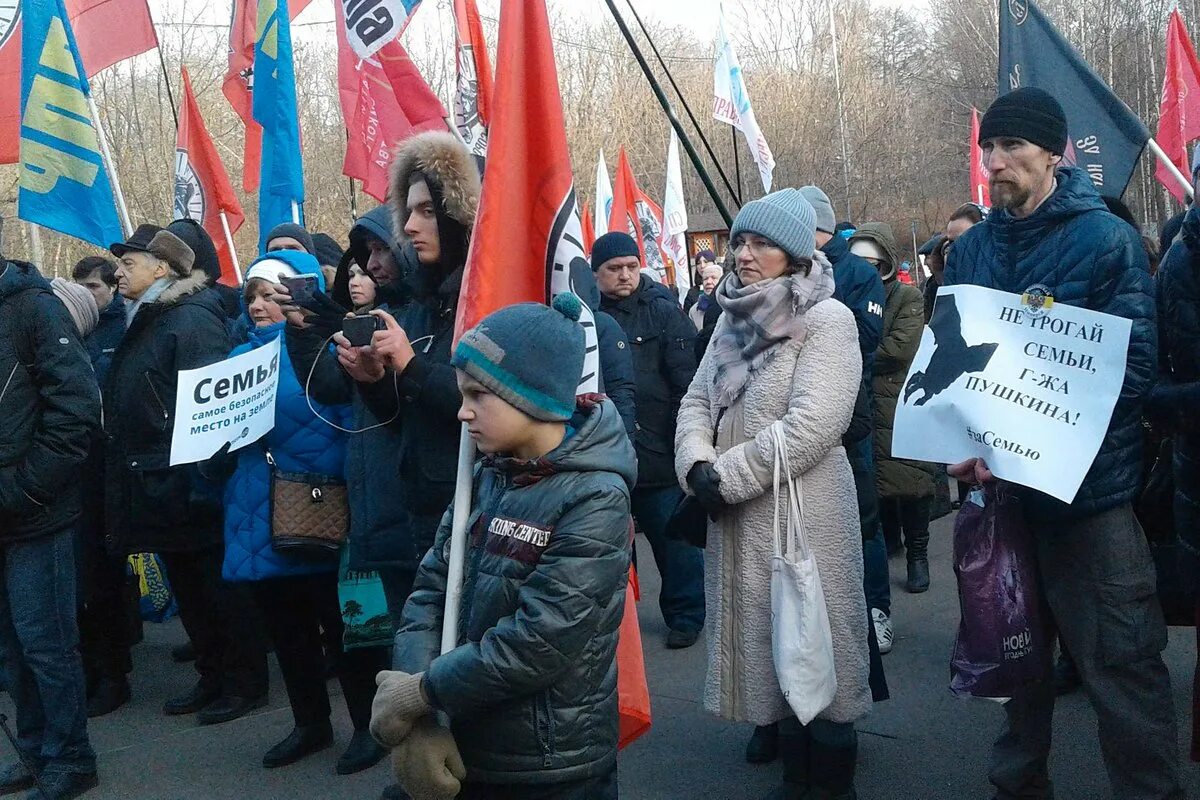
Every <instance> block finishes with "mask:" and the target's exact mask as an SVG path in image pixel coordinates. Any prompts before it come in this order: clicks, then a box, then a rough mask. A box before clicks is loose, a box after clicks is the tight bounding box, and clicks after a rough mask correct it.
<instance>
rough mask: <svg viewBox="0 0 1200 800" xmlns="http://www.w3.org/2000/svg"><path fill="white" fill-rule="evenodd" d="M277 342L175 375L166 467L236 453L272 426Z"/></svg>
mask: <svg viewBox="0 0 1200 800" xmlns="http://www.w3.org/2000/svg"><path fill="white" fill-rule="evenodd" d="M278 388H279V339H275V340H274V341H273V342H271V343H270V344H266V345H263V346H262V347H259V348H257V349H254V350H251V351H250V352H248V353H242V354H241V355H240V356H234V357H233V358H227V359H225V360H224V361H219V362H217V363H216V364H211V365H209V366H207V367H200V368H199V369H185V370H182V371H180V373H179V392H178V394H177V395H176V397H175V429H174V431H173V432H172V434H171V466H175V465H176V464H191V463H194V462H196V461H203V460H205V459H206V458H209V457H210V456H212V454H213V453H215V452H217V451H218V450H220V449H221V447H223V446H224V445H225V443H226V442H228V443H229V444H230V448H229V449H230V450H238V449H240V448H243V447H245V446H246V445H248V444H251V443H253V442H256V441H258V440H259V439H260V438H261V437H262V436H263V435H265V434H266V433H268V432H270V430H271V429H272V428H274V427H275V392H276V391H277V390H278Z"/></svg>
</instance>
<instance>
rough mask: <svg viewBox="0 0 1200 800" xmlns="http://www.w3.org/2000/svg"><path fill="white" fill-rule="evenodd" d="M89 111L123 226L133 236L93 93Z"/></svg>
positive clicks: (115, 168) (89, 96) (127, 211)
mask: <svg viewBox="0 0 1200 800" xmlns="http://www.w3.org/2000/svg"><path fill="white" fill-rule="evenodd" d="M87 101H88V109H89V110H90V111H91V112H92V124H94V125H95V126H96V138H97V140H99V143H100V158H101V159H102V160H103V161H104V169H105V171H106V172H107V173H108V180H109V183H111V184H112V189H113V194H114V195H116V198H117V211H118V212H120V214H121V226H122V227H123V228H125V235H126V236H132V235H133V225H132V223H130V221H129V209H128V208H127V207H126V206H125V193H124V192H123V191H121V181H120V179H119V178H117V166H116V164H114V163H113V157H112V152H111V151H110V150H109V149H108V137H107V136H105V135H104V126H103V125H101V124H100V110H99V109H98V108H96V99H95V98H94V97H92V94H91V92H88V94H87Z"/></svg>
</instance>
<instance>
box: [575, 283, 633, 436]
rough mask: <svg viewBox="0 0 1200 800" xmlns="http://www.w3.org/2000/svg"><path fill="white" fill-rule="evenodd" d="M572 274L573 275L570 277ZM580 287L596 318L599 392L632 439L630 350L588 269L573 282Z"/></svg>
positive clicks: (631, 366) (623, 332) (582, 298)
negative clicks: (604, 396)
mask: <svg viewBox="0 0 1200 800" xmlns="http://www.w3.org/2000/svg"><path fill="white" fill-rule="evenodd" d="M573 277H575V276H573ZM573 283H574V285H576V286H580V287H582V288H581V290H580V291H581V293H582V294H583V295H586V296H584V297H580V299H581V300H583V301H584V302H585V303H587V304H588V308H590V309H592V313H593V314H594V315H595V317H596V344H597V346H598V347H599V348H600V391H601V392H603V393H604V394H606V395H607V396H608V399H609V400H612V401H613V404H614V405H616V407H617V411H619V412H620V414H621V420H622V421H623V422H624V423H625V432H626V433H628V434H629V436H630V437H631V438H632V437H633V436H635V435H636V432H637V403H636V399H635V398H636V394H637V383H636V381H635V379H634V373H633V353H632V352H631V350H630V347H629V339H628V338H626V336H625V331H624V330H623V329H622V328H621V325H620V324H619V323H618V322H617V321H616V320H615V319H613V318H612V316H610V315H609V314H607V313H606V312H604V311H601V310H600V289H599V287H598V286H596V278H595V276H594V275H592V274H591V273H590V272H588V273H587V274H585V275H580V276H578V280H575V281H573Z"/></svg>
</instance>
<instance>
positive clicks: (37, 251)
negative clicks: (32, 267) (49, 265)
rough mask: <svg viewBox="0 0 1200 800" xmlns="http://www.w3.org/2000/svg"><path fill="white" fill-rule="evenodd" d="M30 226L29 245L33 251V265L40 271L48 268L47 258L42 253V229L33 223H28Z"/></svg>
mask: <svg viewBox="0 0 1200 800" xmlns="http://www.w3.org/2000/svg"><path fill="white" fill-rule="evenodd" d="M25 224H26V225H28V226H29V245H30V247H31V248H32V250H33V263H34V264H36V265H37V266H38V267H39V268H40V269H45V268H46V257H45V255H44V254H43V251H42V229H41V228H40V227H39V226H38V225H37V224H36V223H33V222H26V223H25Z"/></svg>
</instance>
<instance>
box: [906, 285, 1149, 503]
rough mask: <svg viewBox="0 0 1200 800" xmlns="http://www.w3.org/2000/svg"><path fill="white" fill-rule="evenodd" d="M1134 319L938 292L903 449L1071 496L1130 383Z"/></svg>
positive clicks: (1001, 296)
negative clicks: (977, 460)
mask: <svg viewBox="0 0 1200 800" xmlns="http://www.w3.org/2000/svg"><path fill="white" fill-rule="evenodd" d="M1130 328H1131V323H1130V321H1129V320H1128V319H1124V318H1122V317H1115V316H1112V315H1111V314H1103V313H1100V312H1098V311H1089V310H1087V309H1083V308H1077V307H1075V306H1069V305H1064V304H1060V303H1054V302H1052V300H1050V301H1047V300H1046V297H1045V295H1044V294H1042V293H1040V292H1034V293H1033V295H1026V296H1025V298H1022V296H1021V295H1016V294H1010V293H1008V292H998V291H996V290H994V289H985V288H983V287H979V286H949V287H942V288H941V289H939V290H938V296H937V305H936V307H935V309H934V313H933V318H932V319H931V320H930V324H929V326H928V327H926V328H925V332H924V334H923V335H922V337H921V347H920V349H919V350H918V351H917V355H916V358H915V359H913V363H912V367H911V368H910V369H909V373H908V377H907V378H906V380H905V382H904V387H903V389H902V390H901V393H900V398H899V400H898V401H897V405H896V421H895V429H894V435H893V438H892V455H893V456H895V457H897V458H910V459H914V460H917V461H932V462H940V463H947V464H950V463H956V462H959V461H965V460H966V459H968V458H974V457H981V458H983V459H984V460H985V461H987V464H988V466H989V467H990V468H991V470H992V473H993V474H995V475H996V477H998V478H1002V479H1004V480H1007V481H1012V482H1013V483H1019V484H1022V485H1024V486H1030V487H1032V488H1034V489H1038V490H1039V491H1042V492H1045V493H1046V494H1049V495H1052V496H1054V497H1057V498H1058V499H1059V500H1062V501H1064V502H1067V503H1069V502H1071V501H1072V500H1073V499H1074V498H1075V493H1076V492H1078V491H1079V486H1080V484H1081V483H1083V478H1084V476H1085V475H1086V474H1087V471H1088V470H1089V469H1090V468H1091V466H1092V461H1093V460H1095V458H1096V453H1097V452H1098V451H1099V449H1100V444H1101V442H1102V441H1103V440H1104V435H1105V433H1106V432H1107V431H1108V424H1109V421H1110V420H1111V419H1112V413H1113V408H1114V406H1115V405H1116V402H1117V398H1118V396H1119V395H1120V393H1121V386H1122V384H1123V383H1124V380H1125V359H1126V355H1127V353H1128V349H1129V334H1130Z"/></svg>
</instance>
